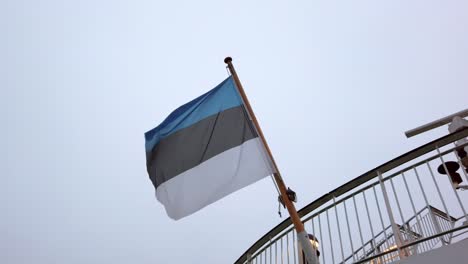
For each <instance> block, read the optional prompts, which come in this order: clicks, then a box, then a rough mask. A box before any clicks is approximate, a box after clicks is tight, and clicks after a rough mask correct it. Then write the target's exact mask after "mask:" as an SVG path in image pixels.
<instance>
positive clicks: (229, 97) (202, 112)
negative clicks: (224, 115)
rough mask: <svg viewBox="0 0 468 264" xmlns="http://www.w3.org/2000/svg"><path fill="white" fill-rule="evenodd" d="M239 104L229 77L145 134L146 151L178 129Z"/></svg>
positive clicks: (240, 102)
mask: <svg viewBox="0 0 468 264" xmlns="http://www.w3.org/2000/svg"><path fill="white" fill-rule="evenodd" d="M241 104H242V99H241V98H240V95H239V93H238V92H237V89H236V87H235V86H234V81H233V79H232V77H231V76H230V77H228V78H227V79H226V80H224V81H223V82H222V83H220V84H219V85H218V86H216V87H215V88H213V89H212V90H210V91H209V92H207V93H205V94H203V95H202V96H199V97H198V98H196V99H195V100H192V101H190V102H188V103H186V104H184V105H182V106H181V107H179V108H177V109H176V110H175V111H173V112H172V113H171V114H170V115H169V116H168V117H167V118H166V119H165V120H164V121H163V122H162V123H161V124H160V125H159V126H157V127H156V128H153V129H152V130H150V131H148V132H146V133H145V141H146V142H145V148H146V151H147V152H149V151H151V150H152V149H153V148H154V146H156V145H157V144H158V143H159V141H160V140H161V139H163V138H165V137H167V136H169V135H171V134H172V133H174V132H177V131H178V130H180V129H183V128H186V127H188V126H190V125H192V124H194V123H197V122H198V121H200V120H202V119H205V118H206V117H209V116H211V115H214V114H217V113H219V112H222V111H224V110H227V109H229V108H233V107H236V106H239V105H241Z"/></svg>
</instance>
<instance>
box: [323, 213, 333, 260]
mask: <svg viewBox="0 0 468 264" xmlns="http://www.w3.org/2000/svg"><path fill="white" fill-rule="evenodd" d="M325 213H326V215H327V225H328V239H330V249H331V255H332V263H335V253H334V252H333V251H334V250H333V239H332V236H331V229H330V218H329V217H328V210H327V211H325Z"/></svg>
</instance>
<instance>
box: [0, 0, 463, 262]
mask: <svg viewBox="0 0 468 264" xmlns="http://www.w3.org/2000/svg"><path fill="white" fill-rule="evenodd" d="M467 11H468V2H466V1H463V0H459V1H447V0H444V1H428V0H425V1H422V0H420V1H403V0H394V1H244V0H239V1H105V0H103V1H50V0H46V1H20V0H19V1H12V0H1V1H0V34H1V35H0V37H1V41H0V87H1V93H0V94H1V96H0V109H1V111H0V117H1V119H0V121H1V128H2V129H1V130H0V143H1V144H0V146H1V151H0V155H1V156H0V165H1V168H2V173H1V174H0V179H1V180H2V184H0V210H1V215H0V216H1V217H0V262H1V263H8V264H9V263H12V264H19V263H38V264H42V263H71V264H73V263H231V262H233V261H235V260H236V259H237V257H239V256H240V255H241V254H242V253H243V252H244V251H245V250H246V249H247V248H248V247H250V245H251V244H252V243H253V242H255V241H256V240H257V239H258V238H260V237H261V236H262V235H263V234H264V233H265V232H267V231H268V230H269V229H271V228H272V227H274V226H275V225H276V224H278V223H279V222H280V221H282V220H283V219H284V218H283V219H280V218H279V217H278V215H277V206H278V205H277V202H276V193H275V192H276V191H275V189H274V187H273V185H272V183H271V180H270V179H264V180H262V181H260V182H259V183H257V184H255V185H252V186H249V187H248V188H245V189H243V190H241V191H239V192H237V193H235V194H233V195H231V196H229V197H227V198H225V199H223V200H221V201H219V202H217V203H215V204H213V205H210V206H209V207H207V208H206V209H204V210H202V211H200V212H198V213H196V214H194V215H192V216H189V217H187V218H184V219H182V220H180V221H177V222H175V221H173V220H171V219H169V217H167V216H166V214H165V211H164V208H163V206H162V205H161V204H159V203H158V202H157V201H156V199H155V197H154V188H153V186H152V184H151V182H150V180H149V179H148V176H147V173H146V168H145V150H144V138H143V133H144V132H146V131H147V130H149V129H151V128H153V127H154V126H156V125H158V124H159V123H160V122H161V121H162V120H163V119H164V118H165V117H166V116H167V115H168V114H169V113H170V112H171V111H172V110H174V109H175V108H176V107H178V106H179V105H181V104H183V103H185V102H187V101H189V100H191V99H193V98H195V97H196V96H198V95H200V94H202V93H204V92H206V91H207V90H209V89H211V88H213V87H214V86H215V85H216V84H218V83H219V82H221V81H222V80H223V79H225V78H226V76H227V73H226V70H225V68H224V67H225V65H224V63H223V59H224V57H225V56H232V57H233V58H234V65H235V66H236V68H237V71H238V74H239V75H240V78H241V81H242V82H243V84H244V88H245V89H246V92H247V94H248V96H249V98H250V100H251V103H252V105H253V108H254V110H255V112H256V114H257V116H258V119H259V121H260V123H261V125H262V128H263V130H264V133H265V134H266V137H267V139H268V141H269V144H270V146H271V148H272V150H273V153H274V155H275V158H276V160H277V163H278V164H279V167H280V170H281V171H282V173H283V175H284V178H285V182H286V184H287V185H289V186H291V187H292V188H293V189H294V190H295V191H296V192H297V193H298V195H299V202H298V204H297V207H298V208H301V207H302V206H304V205H306V204H307V203H309V202H311V201H312V200H314V199H316V198H318V197H320V196H321V195H323V194H324V193H325V192H328V191H330V190H332V189H334V188H336V187H338V186H339V185H342V184H344V183H345V182H346V181H348V180H351V179H352V178H354V177H356V176H358V175H360V174H361V173H363V172H365V171H367V170H369V169H371V168H373V167H376V166H377V165H379V164H381V163H383V162H385V161H387V160H389V159H391V158H394V157H395V156H397V155H400V154H401V153H403V152H406V151H408V150H411V149H413V148H414V147H417V146H419V145H421V144H423V143H425V142H428V141H429V140H431V139H434V138H436V137H439V136H442V135H444V134H446V132H447V131H446V128H445V127H444V128H440V129H438V130H435V131H433V132H430V133H427V134H425V135H422V136H418V137H416V138H411V139H406V138H405V137H404V135H403V132H404V131H406V130H408V129H411V128H414V127H416V126H418V125H421V124H423V123H426V122H429V121H432V120H434V119H437V118H440V117H443V116H445V115H448V114H451V113H453V112H456V111H459V110H462V109H465V108H466V107H467V105H468V74H467V71H468V49H467V47H468V16H467V15H466V14H467ZM284 213H285V212H284Z"/></svg>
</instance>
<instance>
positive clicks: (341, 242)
mask: <svg viewBox="0 0 468 264" xmlns="http://www.w3.org/2000/svg"><path fill="white" fill-rule="evenodd" d="M333 205H334V207H335V216H336V226H337V227H338V237H339V238H340V249H341V259H342V263H344V262H345V257H344V251H343V241H342V240H341V229H340V221H339V220H338V210H337V209H336V207H337V204H336V202H335V196H333Z"/></svg>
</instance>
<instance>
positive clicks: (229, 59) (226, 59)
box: [224, 57, 232, 64]
mask: <svg viewBox="0 0 468 264" xmlns="http://www.w3.org/2000/svg"><path fill="white" fill-rule="evenodd" d="M230 62H232V58H231V57H226V58H224V63H226V64H229V63H230Z"/></svg>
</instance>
